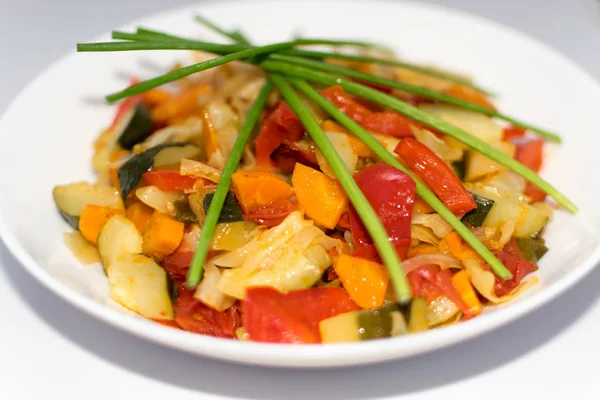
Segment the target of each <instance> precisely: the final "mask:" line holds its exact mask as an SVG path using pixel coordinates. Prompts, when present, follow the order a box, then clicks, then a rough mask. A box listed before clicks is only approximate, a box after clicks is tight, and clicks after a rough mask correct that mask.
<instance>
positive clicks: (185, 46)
mask: <svg viewBox="0 0 600 400" xmlns="http://www.w3.org/2000/svg"><path fill="white" fill-rule="evenodd" d="M133 50H204V51H208V52H211V53H217V54H218V53H224V54H229V53H234V52H239V51H240V50H245V48H244V47H241V48H240V46H239V45H235V44H215V43H205V42H194V43H185V42H146V41H135V42H99V43H78V44H77V51H79V52H98V51H133Z"/></svg>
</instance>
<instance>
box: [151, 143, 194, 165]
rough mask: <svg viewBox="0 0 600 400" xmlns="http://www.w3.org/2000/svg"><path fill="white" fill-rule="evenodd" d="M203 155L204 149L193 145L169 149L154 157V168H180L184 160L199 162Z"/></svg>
mask: <svg viewBox="0 0 600 400" xmlns="http://www.w3.org/2000/svg"><path fill="white" fill-rule="evenodd" d="M201 155H202V149H200V147H198V146H196V145H193V144H188V145H186V146H183V147H167V148H165V149H162V150H160V151H159V152H158V153H156V155H155V156H154V167H153V168H160V167H169V166H173V165H177V166H179V165H180V164H181V159H182V158H185V159H188V160H197V159H199V158H200V156H201Z"/></svg>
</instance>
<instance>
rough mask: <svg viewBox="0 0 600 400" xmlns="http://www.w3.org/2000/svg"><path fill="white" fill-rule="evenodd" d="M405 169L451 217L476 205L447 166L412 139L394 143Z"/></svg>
mask: <svg viewBox="0 0 600 400" xmlns="http://www.w3.org/2000/svg"><path fill="white" fill-rule="evenodd" d="M394 151H395V152H396V154H398V155H399V156H400V157H402V158H403V159H404V161H405V162H406V163H407V165H408V167H409V168H410V169H412V170H413V171H414V173H415V174H417V175H418V176H419V178H421V179H423V181H425V183H427V185H429V187H431V189H432V190H433V191H434V193H435V194H436V195H437V196H438V197H439V198H440V200H441V201H442V202H443V203H444V205H445V206H446V207H448V209H450V211H452V213H454V215H462V214H465V213H468V212H469V211H471V210H473V209H475V208H476V207H477V204H475V200H474V199H473V196H471V195H470V194H469V192H468V191H467V189H466V188H465V187H464V185H463V184H462V182H461V181H460V179H458V177H457V176H456V174H455V173H454V171H452V169H451V168H450V166H449V165H448V164H446V163H445V162H444V160H442V159H441V158H440V157H438V156H437V154H435V153H434V152H433V151H431V150H430V149H429V147H427V146H425V145H424V144H422V143H419V142H418V141H417V140H415V139H413V138H406V139H403V140H401V141H400V143H398V146H396V149H395V150H394Z"/></svg>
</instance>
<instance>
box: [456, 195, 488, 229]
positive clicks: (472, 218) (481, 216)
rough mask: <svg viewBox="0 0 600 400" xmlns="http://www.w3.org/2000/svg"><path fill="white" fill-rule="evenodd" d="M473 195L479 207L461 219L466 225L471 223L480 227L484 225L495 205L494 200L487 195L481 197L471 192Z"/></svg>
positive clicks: (475, 226)
mask: <svg viewBox="0 0 600 400" xmlns="http://www.w3.org/2000/svg"><path fill="white" fill-rule="evenodd" d="M471 195H472V196H473V199H474V200H475V204H477V208H476V209H475V210H472V211H469V212H468V213H466V214H465V215H464V216H463V217H462V219H461V221H462V222H463V224H465V225H471V226H472V227H474V228H479V227H480V226H481V225H483V221H484V220H485V217H487V215H488V213H489V212H490V210H491V209H492V207H493V206H494V200H490V199H486V198H485V197H481V196H478V195H476V194H473V193H471Z"/></svg>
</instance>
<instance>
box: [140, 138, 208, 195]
mask: <svg viewBox="0 0 600 400" xmlns="http://www.w3.org/2000/svg"><path fill="white" fill-rule="evenodd" d="M182 148H183V147H182ZM169 149H173V148H167V149H164V150H169ZM142 179H143V180H144V182H146V184H147V185H149V186H155V187H157V188H158V189H160V190H162V191H163V192H170V191H174V190H191V189H193V188H194V184H195V183H196V181H197V179H196V178H194V177H191V176H183V175H181V174H180V173H179V165H177V166H170V167H161V168H153V169H152V170H151V171H148V172H145V173H144V174H143V175H142Z"/></svg>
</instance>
